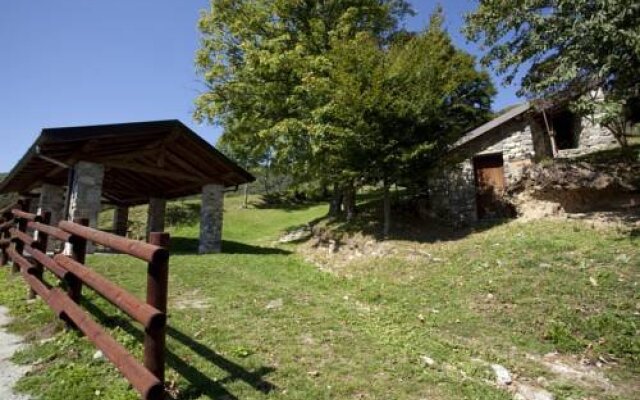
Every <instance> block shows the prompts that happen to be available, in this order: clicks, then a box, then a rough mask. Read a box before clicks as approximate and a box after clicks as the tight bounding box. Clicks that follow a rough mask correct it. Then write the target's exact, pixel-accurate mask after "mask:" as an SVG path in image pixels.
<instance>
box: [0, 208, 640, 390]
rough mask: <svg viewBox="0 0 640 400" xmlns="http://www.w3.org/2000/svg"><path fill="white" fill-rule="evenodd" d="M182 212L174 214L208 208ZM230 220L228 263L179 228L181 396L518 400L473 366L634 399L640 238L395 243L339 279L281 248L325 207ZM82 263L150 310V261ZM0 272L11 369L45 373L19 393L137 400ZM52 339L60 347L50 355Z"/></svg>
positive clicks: (174, 271)
mask: <svg viewBox="0 0 640 400" xmlns="http://www.w3.org/2000/svg"><path fill="white" fill-rule="evenodd" d="M189 204H195V203H194V202H185V203H183V204H182V205H180V206H176V207H178V208H185V209H192V211H193V212H195V211H197V207H195V206H190V205H189ZM225 208H226V214H225V225H224V238H225V244H224V245H225V247H224V249H225V253H223V254H220V255H209V256H197V255H193V254H190V252H191V251H192V250H193V248H194V243H195V238H197V230H198V228H197V225H194V224H190V223H189V222H184V224H183V225H181V226H176V227H172V228H171V233H172V237H174V239H175V241H174V246H176V248H175V250H177V252H178V253H179V254H178V255H174V256H172V259H171V274H170V305H169V307H170V316H169V326H170V329H169V336H168V346H169V351H170V355H169V358H168V365H169V370H168V373H167V380H168V381H169V383H170V387H171V390H172V393H173V395H174V396H175V397H177V398H179V399H209V398H211V399H230V398H240V399H261V398H274V399H348V398H353V399H373V398H375V399H389V398H393V399H422V398H429V399H508V398H511V396H510V395H509V394H508V393H506V392H504V391H501V390H498V389H496V388H495V387H493V386H492V385H489V384H487V383H486V382H485V380H487V379H488V380H490V379H492V375H491V372H490V369H489V368H488V367H487V366H486V365H485V364H483V363H481V362H478V361H477V359H482V360H484V361H487V362H498V363H501V364H503V365H505V366H506V367H507V368H509V369H510V370H512V371H514V372H516V373H518V374H519V375H520V376H523V377H526V378H530V379H532V380H535V379H536V378H538V377H540V376H543V377H546V378H547V379H549V380H550V382H552V384H551V385H550V387H549V388H548V389H549V390H551V391H553V392H554V393H555V394H556V395H557V397H558V398H560V399H562V398H584V397H588V396H592V397H595V398H602V399H628V400H631V399H633V398H634V396H635V394H637V392H634V386H633V385H634V382H636V381H637V379H638V376H639V374H640V340H639V339H638V337H639V335H638V329H639V328H638V324H639V322H640V321H639V317H638V315H639V312H640V291H639V290H638V282H639V278H640V267H639V265H640V239H639V238H638V235H637V232H635V233H634V232H631V233H630V232H627V231H616V230H593V229H591V228H589V227H588V226H587V225H584V224H580V223H568V222H567V223H562V222H551V221H539V222H532V223H528V224H526V225H525V224H520V223H508V224H503V225H500V226H496V227H493V228H490V229H487V230H484V231H483V232H478V233H471V234H469V235H468V236H466V237H462V238H460V239H458V240H455V241H440V242H432V241H429V242H425V243H417V242H407V241H403V242H401V241H398V242H396V245H397V246H398V247H399V248H403V249H411V251H413V252H414V254H413V255H412V256H406V254H403V253H402V252H401V253H400V254H398V255H397V256H394V257H385V258H380V259H374V260H367V261H356V262H354V263H352V264H351V265H349V266H348V267H347V268H348V274H340V275H338V274H330V273H327V272H321V271H320V270H319V269H318V268H316V267H314V266H313V265H311V264H309V263H307V262H305V261H304V260H303V258H302V257H301V256H300V255H298V254H296V253H295V252H294V251H295V248H294V247H293V245H286V246H278V245H276V244H274V243H275V241H276V240H277V238H278V236H279V235H280V234H281V232H283V231H285V230H287V229H289V228H291V227H295V226H299V225H301V224H304V223H307V222H309V221H311V220H314V219H317V218H319V217H321V216H322V215H323V214H324V213H325V212H326V208H327V207H326V205H309V206H299V207H296V208H295V209H287V208H280V209H258V208H249V209H242V208H240V198H237V197H230V198H228V199H227V203H226V205H225ZM133 215H134V218H139V217H140V216H141V215H142V212H141V211H135V212H134V213H133ZM136 215H137V217H136ZM189 215H190V214H189V212H185V213H184V215H183V216H182V217H180V218H177V220H182V221H192V217H190V216H189ZM427 253H428V255H427ZM88 263H89V264H90V265H91V266H92V267H93V268H95V269H96V270H98V271H99V272H101V273H103V274H104V275H106V276H108V277H109V278H110V279H112V280H113V281H115V282H117V283H119V284H121V285H123V286H124V287H126V288H128V289H129V290H131V291H132V292H133V293H135V294H137V295H139V296H142V294H143V291H144V287H145V266H144V265H143V263H142V262H137V261H132V260H131V259H130V258H129V257H123V256H119V255H95V256H91V257H90V258H89V260H88ZM1 274H2V275H3V276H2V277H0V289H1V290H0V303H1V304H5V305H8V306H9V307H10V308H11V309H12V311H13V313H14V315H15V316H16V320H15V323H14V325H13V326H12V329H13V330H15V331H17V332H20V333H23V334H28V335H29V338H30V340H32V342H33V345H32V346H29V347H28V348H26V349H25V350H24V351H22V352H20V353H19V354H18V355H17V356H16V357H15V360H16V361H18V362H23V363H36V366H35V367H34V370H33V372H32V373H31V374H30V375H28V376H27V377H25V378H23V379H22V380H21V381H20V382H19V383H18V386H17V389H18V390H20V391H24V392H27V393H31V394H33V395H35V396H36V397H37V398H38V396H39V398H42V399H48V400H62V399H65V400H67V399H70V398H78V399H94V398H96V399H98V398H105V399H135V398H137V396H136V394H135V393H134V392H133V391H132V390H131V389H129V388H128V385H127V383H126V381H124V379H122V378H121V377H120V375H119V374H118V373H117V371H116V370H115V369H114V368H113V367H111V366H110V364H108V363H105V362H102V361H95V360H93V359H92V355H93V354H94V352H95V348H94V347H93V346H92V345H91V344H90V343H88V342H87V341H86V340H85V339H84V338H82V337H80V336H79V335H77V334H76V333H74V332H64V331H63V330H61V329H60V324H59V323H57V322H56V321H55V318H54V317H53V316H52V314H51V313H50V311H48V309H47V308H46V307H45V306H44V305H42V303H41V302H40V301H36V302H35V303H32V304H27V303H26V302H25V301H24V294H25V286H24V284H23V282H22V281H21V280H20V279H19V278H14V277H11V276H10V274H9V273H8V271H7V270H6V269H3V270H2V272H1ZM85 293H87V294H88V296H87V298H86V300H85V306H87V307H88V308H89V309H90V310H91V311H92V313H94V316H96V317H97V318H100V319H101V320H102V322H103V323H104V324H106V325H107V326H108V328H109V330H110V331H111V332H112V333H113V334H114V335H115V336H116V337H117V338H118V339H119V340H120V341H121V342H122V343H124V344H125V345H126V346H127V347H128V348H130V349H132V351H134V352H135V353H136V354H138V355H139V354H140V352H141V346H140V344H139V340H137V338H138V337H139V336H140V331H139V330H138V328H137V327H135V326H133V325H131V324H130V323H128V322H127V321H128V320H127V319H126V318H123V316H122V315H121V314H119V313H117V312H116V311H115V310H114V309H113V308H112V307H110V306H109V305H107V304H106V303H105V302H104V301H103V300H101V299H99V298H97V296H95V295H93V294H91V293H90V292H89V291H88V290H87V291H85ZM489 294H491V296H489ZM280 301H281V304H282V305H281V306H278V304H279V303H280ZM269 305H275V306H274V307H268V306H269ZM43 332H45V333H47V332H48V333H51V332H54V336H53V340H52V341H45V342H44V343H41V342H40V339H41V338H42V336H43ZM554 350H556V351H560V352H561V353H563V354H569V355H571V354H575V355H580V356H584V357H586V358H588V359H592V360H596V359H598V357H602V358H603V359H605V360H608V361H609V362H610V364H609V365H610V366H609V367H607V368H606V369H605V371H606V374H607V376H608V377H609V378H610V379H611V380H612V382H613V383H614V384H615V385H616V386H617V387H618V388H619V389H618V390H617V391H616V392H609V393H603V392H602V391H601V390H599V389H597V388H589V387H583V386H581V385H580V384H579V383H576V382H567V381H560V380H554V377H553V375H552V374H551V373H550V372H549V371H548V370H546V369H545V368H544V367H543V366H541V365H540V364H539V363H536V362H533V361H531V360H530V359H529V358H528V355H536V356H540V355H543V354H545V353H548V352H550V351H554ZM422 356H428V357H430V358H432V359H434V360H435V361H436V364H435V366H433V367H428V366H425V365H424V363H423V362H422V361H421V357H422ZM635 390H637V387H635ZM267 392H268V394H266V393H267ZM634 393H635V394H634Z"/></svg>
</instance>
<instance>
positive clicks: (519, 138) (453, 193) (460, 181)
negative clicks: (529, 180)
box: [429, 118, 544, 225]
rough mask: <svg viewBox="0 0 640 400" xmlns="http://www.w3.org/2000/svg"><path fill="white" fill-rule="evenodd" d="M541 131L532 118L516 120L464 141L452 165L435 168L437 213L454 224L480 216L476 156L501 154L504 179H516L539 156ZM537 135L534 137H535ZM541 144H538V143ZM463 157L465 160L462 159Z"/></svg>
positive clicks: (431, 186) (432, 186)
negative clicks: (474, 164)
mask: <svg viewBox="0 0 640 400" xmlns="http://www.w3.org/2000/svg"><path fill="white" fill-rule="evenodd" d="M541 134H542V131H541V130H540V129H538V128H537V126H536V125H535V123H534V122H533V121H532V120H530V119H525V118H523V119H519V120H513V121H510V122H509V123H506V124H504V125H502V126H500V127H498V128H496V129H494V130H493V131H491V132H487V133H486V134H485V135H482V136H480V137H478V138H477V139H475V140H473V141H471V142H469V143H466V144H464V145H463V146H461V147H460V148H458V149H456V151H455V152H454V153H453V154H452V158H453V159H456V160H458V161H457V162H455V163H454V164H453V165H452V166H449V167H445V168H441V169H438V170H437V171H433V172H432V175H431V178H430V180H429V195H430V199H431V207H432V209H433V211H434V213H435V214H436V215H438V216H440V217H442V216H444V217H445V218H446V219H447V220H449V221H451V222H452V223H453V224H454V225H463V224H467V223H471V222H474V221H476V220H477V211H476V186H475V175H474V168H473V158H474V157H476V156H480V155H488V154H502V156H503V160H504V173H505V183H506V185H507V186H509V185H510V184H512V183H515V182H517V181H518V180H519V179H520V178H521V177H522V173H523V171H524V169H525V167H526V166H528V165H530V164H531V163H532V160H533V159H534V158H535V157H536V150H535V149H536V146H535V143H534V142H537V143H541V142H543V141H544V140H543V138H541V137H540V136H539V135H541ZM534 139H535V140H534ZM538 146H539V145H538ZM460 160H462V161H460Z"/></svg>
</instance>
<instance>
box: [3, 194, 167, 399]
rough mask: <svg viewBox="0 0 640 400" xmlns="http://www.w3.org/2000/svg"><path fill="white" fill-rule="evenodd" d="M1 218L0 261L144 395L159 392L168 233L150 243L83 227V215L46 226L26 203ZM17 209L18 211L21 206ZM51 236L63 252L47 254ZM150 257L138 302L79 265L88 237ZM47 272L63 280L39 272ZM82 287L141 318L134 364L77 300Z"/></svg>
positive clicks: (154, 396) (150, 396) (157, 396)
mask: <svg viewBox="0 0 640 400" xmlns="http://www.w3.org/2000/svg"><path fill="white" fill-rule="evenodd" d="M19 206H20V208H14V209H12V210H11V211H10V212H5V213H4V214H3V215H1V216H0V251H1V253H2V254H1V257H0V262H1V263H2V265H7V264H8V262H9V261H12V271H13V272H15V273H18V272H19V273H20V274H21V275H22V277H23V278H24V280H25V281H26V282H27V284H28V285H29V289H30V297H34V296H36V295H38V296H40V298H42V300H44V301H45V302H46V303H47V304H48V305H49V307H50V308H51V309H52V310H53V311H54V312H55V313H56V314H57V316H58V317H59V318H61V319H62V320H64V321H65V322H66V323H67V325H68V326H69V327H72V328H75V329H78V330H80V331H81V332H82V333H84V334H85V335H86V337H87V338H88V339H89V340H90V341H91V342H93V343H94V344H95V345H96V347H97V348H98V349H100V350H101V351H102V352H103V354H104V355H105V357H106V358H107V359H108V360H109V361H111V362H112V363H113V364H114V365H115V366H116V367H117V368H118V370H120V372H121V373H122V375H123V376H124V377H125V378H126V379H127V380H128V381H129V382H130V383H131V385H132V386H133V387H134V388H135V389H136V390H137V391H138V392H139V393H140V394H141V395H142V398H143V399H145V400H158V399H163V398H164V393H165V390H164V369H165V335H166V320H167V318H166V312H167V288H168V271H169V268H168V266H169V252H168V250H167V248H168V245H169V235H168V234H166V233H151V235H150V239H149V243H145V242H140V241H135V240H131V239H127V238H123V237H120V236H116V235H113V234H110V233H106V232H102V231H99V230H96V229H92V228H89V227H88V226H87V225H88V223H87V221H86V220H76V221H74V222H71V221H62V222H60V223H59V224H58V226H51V225H49V221H50V213H48V212H44V213H40V214H39V215H36V214H32V213H29V212H26V211H25V210H24V206H25V205H24V204H20V205H19ZM21 208H22V209H21ZM51 240H57V241H60V242H62V243H63V245H64V248H65V251H64V254H62V253H60V254H55V255H49V254H47V245H48V242H49V241H51ZM88 241H91V242H94V243H96V244H100V245H102V246H105V247H108V248H111V249H113V250H116V251H119V252H122V253H124V254H128V255H130V256H133V257H136V258H139V259H141V260H144V261H146V262H147V263H148V267H147V298H146V302H143V301H141V300H139V299H138V298H136V297H135V296H133V295H132V294H130V293H129V292H127V291H126V290H124V289H123V288H121V287H119V286H118V285H116V284H115V283H113V282H111V281H109V280H108V279H106V278H105V277H103V276H101V275H100V274H98V273H97V272H95V271H94V270H92V269H90V268H88V267H87V266H86V265H85V255H86V247H87V242H88ZM45 269H46V270H48V271H50V272H51V273H52V274H53V275H54V276H55V277H56V278H57V279H58V280H59V281H60V283H61V285H59V286H58V285H52V284H50V283H48V282H47V280H45V279H44V278H43V275H44V270H45ZM83 286H87V287H89V288H90V289H92V290H93V291H95V292H96V293H97V294H99V295H100V296H102V297H103V298H105V299H106V300H107V301H109V302H110V303H111V304H113V305H114V306H116V307H117V308H119V309H120V310H122V311H123V312H124V313H126V314H127V315H129V316H130V317H131V318H132V319H133V320H135V321H137V322H139V323H140V324H141V325H142V327H143V328H144V360H143V362H142V363H140V362H139V361H138V360H136V359H135V358H134V357H133V356H132V355H131V354H130V353H129V352H128V351H127V350H126V349H125V348H124V347H123V346H122V345H121V344H119V343H118V342H117V341H116V340H115V339H113V338H112V337H111V336H110V335H109V334H108V332H107V331H106V330H105V329H104V328H103V327H102V326H100V324H99V323H97V322H96V321H95V320H94V319H93V318H92V317H91V315H90V314H89V313H87V312H86V311H85V310H84V309H83V308H82V307H81V306H80V304H79V302H80V299H81V297H82V288H83Z"/></svg>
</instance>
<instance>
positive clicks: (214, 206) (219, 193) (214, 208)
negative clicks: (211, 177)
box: [198, 184, 224, 254]
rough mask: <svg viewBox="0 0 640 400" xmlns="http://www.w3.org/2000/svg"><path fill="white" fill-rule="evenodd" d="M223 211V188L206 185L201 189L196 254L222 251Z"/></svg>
mask: <svg viewBox="0 0 640 400" xmlns="http://www.w3.org/2000/svg"><path fill="white" fill-rule="evenodd" d="M223 211H224V186H222V185H216V184H213V185H206V186H204V187H203V188H202V211H201V213H200V246H199V247H198V252H199V253H200V254H206V253H220V251H221V250H222V213H223Z"/></svg>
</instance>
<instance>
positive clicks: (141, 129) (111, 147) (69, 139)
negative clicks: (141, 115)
mask: <svg viewBox="0 0 640 400" xmlns="http://www.w3.org/2000/svg"><path fill="white" fill-rule="evenodd" d="M254 179H255V178H254V177H253V176H252V175H251V174H249V173H248V172H247V171H245V170H244V169H243V168H241V167H240V166H238V165H237V164H236V163H234V162H233V161H231V160H230V159H228V158H227V157H225V156H224V155H223V154H222V153H220V152H219V151H218V150H216V149H215V148H214V147H213V146H211V145H210V144H209V143H208V142H206V141H205V140H204V139H202V138H201V137H199V136H198V135H197V134H196V133H195V132H193V131H192V130H191V129H189V128H188V127H187V126H185V125H184V124H183V123H181V122H180V121H178V120H166V121H151V122H135V123H125V124H112V125H97V126H80V127H67V128H50V129H43V130H42V132H41V134H40V136H39V137H38V138H37V139H36V141H35V143H34V144H33V145H32V146H31V147H30V148H29V150H28V151H27V152H26V154H25V155H24V156H23V157H22V159H21V160H20V161H19V162H18V164H17V165H16V166H15V167H14V168H13V169H12V170H11V172H10V173H9V175H8V176H7V177H6V179H4V180H3V181H2V182H1V183H0V194H2V193H19V194H21V195H26V196H28V195H31V196H40V199H41V201H40V203H42V199H43V198H44V197H46V196H45V194H44V193H43V189H44V188H65V189H64V191H65V192H66V195H65V196H64V197H65V198H66V203H65V208H64V211H63V212H61V213H62V214H63V215H62V218H61V219H72V218H75V217H78V216H82V217H89V218H90V219H94V218H97V215H93V214H96V211H95V209H96V206H95V205H94V206H92V207H90V208H91V210H90V211H88V212H89V213H90V214H92V215H88V216H87V215H73V212H74V210H76V211H77V212H76V214H78V213H81V211H83V210H84V209H85V208H86V207H85V206H84V205H83V204H75V206H74V204H73V201H74V199H76V200H77V202H82V201H85V200H86V199H91V198H93V200H88V201H94V202H95V201H96V199H95V197H96V193H98V195H97V197H98V199H97V201H98V202H99V203H108V204H113V205H115V206H117V207H120V208H126V207H129V206H134V205H139V204H146V203H150V205H151V206H152V207H150V208H153V209H154V210H155V211H154V212H155V213H156V215H155V217H152V216H150V219H149V221H157V220H158V219H159V218H158V216H160V217H161V219H162V220H163V219H164V204H165V202H166V200H169V199H175V198H180V197H185V196H191V195H196V194H200V193H211V191H212V190H214V192H216V193H217V192H220V193H222V192H223V191H224V190H225V188H229V187H237V186H239V185H241V184H245V183H248V182H252V181H253V180H254ZM98 186H99V187H98ZM83 188H84V189H83ZM206 188H208V189H206ZM212 188H213V189H212ZM74 191H76V192H77V193H76V192H74ZM34 192H35V193H34ZM74 193H75V195H74ZM83 193H85V194H86V195H85V194H83ZM49 197H51V196H49ZM54 197H56V196H54ZM57 197H60V196H59V195H57ZM209 197H210V198H213V197H215V199H216V200H215V201H221V200H220V198H221V197H222V196H221V194H220V195H216V196H213V197H212V196H211V195H209ZM83 199H84V200H83ZM158 200H159V201H158ZM40 205H41V206H45V207H46V206H47V204H40ZM74 207H75V208H74ZM97 207H98V211H97V212H99V207H100V206H99V205H98V206H97ZM218 208H220V210H218ZM158 209H160V210H158ZM205 209H207V207H204V206H203V210H205ZM209 209H211V207H209ZM213 209H215V212H216V213H217V212H218V211H219V212H221V207H217V206H216V207H213ZM78 210H80V211H78ZM205 217H206V216H205V215H203V218H205ZM158 224H159V225H160V226H159V227H161V228H163V227H164V223H163V222H162V223H161V224H160V223H157V224H156V225H158ZM157 227H158V226H156V227H152V228H157ZM216 229H218V230H221V226H220V227H217V228H216ZM156 230H157V229H156ZM218 234H219V233H218ZM201 239H202V237H201Z"/></svg>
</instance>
